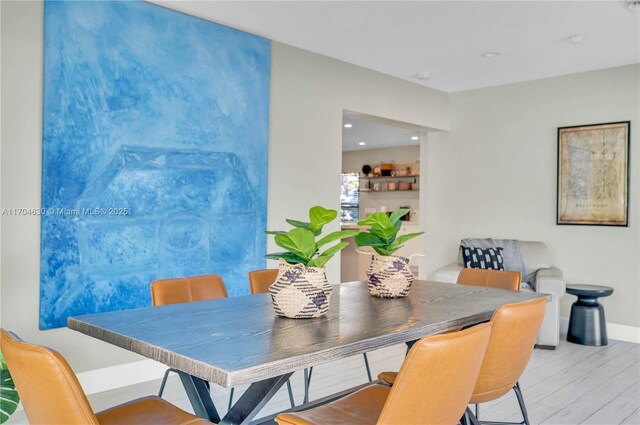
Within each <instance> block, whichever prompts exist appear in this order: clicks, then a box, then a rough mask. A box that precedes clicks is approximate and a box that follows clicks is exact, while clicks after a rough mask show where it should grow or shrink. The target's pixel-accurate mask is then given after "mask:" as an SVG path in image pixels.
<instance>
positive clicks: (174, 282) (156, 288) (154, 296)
mask: <svg viewBox="0 0 640 425" xmlns="http://www.w3.org/2000/svg"><path fill="white" fill-rule="evenodd" d="M228 296H229V294H228V293H227V288H226V287H225V286H224V281H223V280H222V278H221V277H220V276H218V275H217V274H206V275H202V276H188V277H176V278H170V279H158V280H154V281H153V282H151V303H152V304H153V306H154V307H157V306H160V305H169V304H179V303H189V302H194V301H204V300H215V299H218V298H227V297H228Z"/></svg>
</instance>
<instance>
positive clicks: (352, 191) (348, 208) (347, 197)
mask: <svg viewBox="0 0 640 425" xmlns="http://www.w3.org/2000/svg"><path fill="white" fill-rule="evenodd" d="M340 207H341V211H340V221H358V220H359V219H360V174H359V173H342V188H341V190H340Z"/></svg>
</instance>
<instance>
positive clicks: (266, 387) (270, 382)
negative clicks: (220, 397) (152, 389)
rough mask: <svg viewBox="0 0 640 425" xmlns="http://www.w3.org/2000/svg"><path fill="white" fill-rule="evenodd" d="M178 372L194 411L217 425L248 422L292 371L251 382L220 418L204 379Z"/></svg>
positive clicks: (235, 424) (243, 424) (233, 424)
mask: <svg viewBox="0 0 640 425" xmlns="http://www.w3.org/2000/svg"><path fill="white" fill-rule="evenodd" d="M178 374H179V375H180V380H181V381H182V385H183V386H184V389H185V391H186V393H187V397H189V401H190V402H191V406H193V411H194V412H195V414H196V415H197V416H199V417H201V418H204V419H207V420H209V421H211V422H213V423H216V424H219V425H241V424H242V425H245V424H249V423H250V422H251V420H252V419H253V418H254V417H255V416H256V415H257V414H258V413H259V412H260V410H261V409H262V408H263V407H264V406H265V404H267V403H268V402H269V400H271V398H272V397H273V396H274V395H275V393H276V392H278V390H279V389H280V387H282V386H283V385H284V384H285V383H286V382H287V380H288V379H289V377H290V376H291V375H292V373H287V374H285V375H281V376H276V377H275V378H269V379H265V380H264V381H259V382H254V383H253V384H251V385H250V386H249V388H248V389H247V390H246V391H245V392H244V394H242V396H241V397H240V398H239V399H238V401H237V402H235V403H234V404H233V406H232V407H231V410H229V411H228V412H227V414H226V415H224V417H223V418H222V419H220V415H219V414H218V411H217V409H216V407H215V405H214V404H213V400H212V399H211V394H210V393H209V391H208V390H207V387H206V385H205V381H203V380H202V379H200V378H197V377H195V376H191V375H189V374H186V373H184V372H180V371H178Z"/></svg>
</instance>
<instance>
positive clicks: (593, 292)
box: [567, 285, 613, 347]
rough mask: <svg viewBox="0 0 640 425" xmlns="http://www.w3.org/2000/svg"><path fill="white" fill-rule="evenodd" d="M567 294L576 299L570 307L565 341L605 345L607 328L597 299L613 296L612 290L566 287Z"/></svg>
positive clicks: (594, 287)
mask: <svg viewBox="0 0 640 425" xmlns="http://www.w3.org/2000/svg"><path fill="white" fill-rule="evenodd" d="M567 293H569V294H571V295H575V296H577V297H578V301H576V302H575V303H573V305H572V306H571V317H570V318H569V331H568V332H567V341H569V342H575V343H576V344H582V345H592V346H596V347H599V346H602V345H607V344H608V343H609V341H608V340H607V326H606V322H605V320H604V308H603V307H602V304H600V303H599V302H598V298H601V297H608V296H609V295H611V294H613V288H610V287H608V286H597V285H567Z"/></svg>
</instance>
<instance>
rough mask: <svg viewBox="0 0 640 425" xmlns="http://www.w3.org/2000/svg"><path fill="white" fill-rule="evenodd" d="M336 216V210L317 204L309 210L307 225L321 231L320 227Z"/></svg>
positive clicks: (315, 230)
mask: <svg viewBox="0 0 640 425" xmlns="http://www.w3.org/2000/svg"><path fill="white" fill-rule="evenodd" d="M336 217H338V211H336V210H328V209H326V208H323V207H321V206H319V205H316V206H315V207H312V208H311V209H310V210H309V223H310V224H309V227H310V229H311V230H313V231H314V232H320V231H322V227H323V226H324V225H325V224H327V223H330V222H332V221H333V220H335V219H336Z"/></svg>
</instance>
